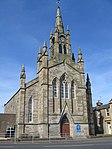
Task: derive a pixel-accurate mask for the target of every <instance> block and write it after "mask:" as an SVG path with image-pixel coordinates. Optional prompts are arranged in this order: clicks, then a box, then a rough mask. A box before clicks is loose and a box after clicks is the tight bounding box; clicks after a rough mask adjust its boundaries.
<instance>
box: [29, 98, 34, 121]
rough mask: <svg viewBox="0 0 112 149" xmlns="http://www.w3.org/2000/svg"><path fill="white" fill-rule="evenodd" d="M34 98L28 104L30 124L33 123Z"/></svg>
mask: <svg viewBox="0 0 112 149" xmlns="http://www.w3.org/2000/svg"><path fill="white" fill-rule="evenodd" d="M32 110H33V108H32V97H30V99H29V102H28V122H32Z"/></svg>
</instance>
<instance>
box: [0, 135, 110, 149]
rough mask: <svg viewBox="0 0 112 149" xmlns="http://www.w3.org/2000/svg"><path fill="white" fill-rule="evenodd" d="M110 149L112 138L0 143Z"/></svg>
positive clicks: (4, 146)
mask: <svg viewBox="0 0 112 149" xmlns="http://www.w3.org/2000/svg"><path fill="white" fill-rule="evenodd" d="M66 148H68V149H112V138H110V137H109V138H94V139H93V138H92V139H83V140H75V141H73V140H72V141H50V142H47V141H46V142H42V141H39V142H33V143H32V142H28V143H25V142H19V143H8V142H5V143H0V149H66Z"/></svg>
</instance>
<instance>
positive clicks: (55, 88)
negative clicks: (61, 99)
mask: <svg viewBox="0 0 112 149" xmlns="http://www.w3.org/2000/svg"><path fill="white" fill-rule="evenodd" d="M53 97H57V82H56V79H55V80H54V81H53Z"/></svg>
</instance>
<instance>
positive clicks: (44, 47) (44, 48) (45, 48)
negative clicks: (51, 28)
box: [43, 40, 47, 52]
mask: <svg viewBox="0 0 112 149" xmlns="http://www.w3.org/2000/svg"><path fill="white" fill-rule="evenodd" d="M46 51H47V44H46V41H45V40H44V45H43V52H46Z"/></svg>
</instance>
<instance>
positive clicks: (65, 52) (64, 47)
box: [64, 45, 66, 54]
mask: <svg viewBox="0 0 112 149" xmlns="http://www.w3.org/2000/svg"><path fill="white" fill-rule="evenodd" d="M64 54H66V46H65V45H64Z"/></svg>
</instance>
